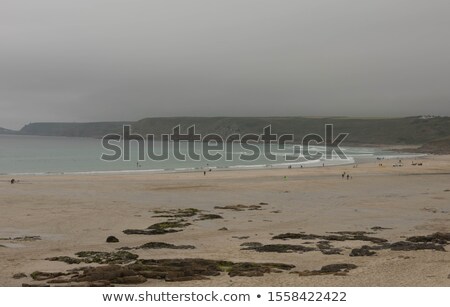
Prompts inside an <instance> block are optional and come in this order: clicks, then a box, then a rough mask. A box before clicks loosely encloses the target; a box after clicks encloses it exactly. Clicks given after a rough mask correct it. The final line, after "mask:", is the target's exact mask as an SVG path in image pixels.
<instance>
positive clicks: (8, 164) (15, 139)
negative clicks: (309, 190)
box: [0, 135, 423, 175]
mask: <svg viewBox="0 0 450 307" xmlns="http://www.w3.org/2000/svg"><path fill="white" fill-rule="evenodd" d="M110 144H113V145H115V146H116V147H115V148H116V150H117V149H118V148H121V149H123V148H124V144H123V142H120V141H110ZM150 145H151V146H149V144H148V143H145V144H138V143H137V142H135V141H133V142H130V150H129V159H125V158H124V156H125V155H124V154H123V152H122V155H121V156H120V158H119V159H115V160H114V161H105V159H102V158H105V156H112V154H113V153H115V152H114V151H112V150H111V148H110V149H107V148H104V146H103V144H102V140H101V139H94V138H78V137H48V136H24V135H20V136H19V135H0V174H2V175H7V174H8V175H16V174H17V175H19V174H22V175H25V174H26V175H31V174H32V175H46V174H67V173H70V174H87V173H92V174H95V173H99V174H101V173H122V172H125V173H133V172H194V171H199V172H203V171H210V170H211V171H214V170H235V169H241V170H242V169H265V168H302V167H324V166H326V167H328V166H335V165H346V164H357V163H362V162H367V161H374V162H376V161H380V160H383V159H389V158H398V159H399V160H401V159H403V160H407V159H412V160H413V159H417V158H419V157H421V156H423V155H420V154H406V153H400V152H393V151H387V150H383V149H381V148H376V147H373V148H372V147H343V148H341V149H342V152H343V153H344V154H345V157H342V156H340V155H338V154H337V153H336V152H332V151H331V150H330V149H328V151H329V152H330V155H329V157H328V158H327V157H326V156H325V153H326V148H324V147H323V146H311V147H310V148H309V152H310V155H306V157H305V156H303V157H302V156H301V155H299V154H298V153H299V152H302V149H301V148H300V146H299V145H295V144H290V145H286V146H285V148H278V146H277V145H271V146H270V147H267V146H264V145H263V144H251V146H252V147H251V148H249V147H247V148H246V147H243V146H242V145H241V144H237V143H233V144H222V145H223V148H214V150H211V148H210V149H209V151H206V148H205V146H204V144H202V143H199V142H198V143H197V142H195V143H194V144H193V145H192V144H191V145H189V144H188V143H185V142H181V143H179V147H180V150H179V151H180V153H181V154H183V153H184V154H186V155H187V152H188V148H189V146H193V147H191V152H193V153H197V154H198V156H199V157H198V158H197V157H192V156H191V157H189V156H187V157H186V159H180V157H177V156H176V155H175V154H174V150H173V148H174V147H173V146H174V143H172V142H168V143H163V142H154V143H152V144H150ZM216 145H217V144H216ZM149 148H150V149H149ZM164 148H168V150H166V151H164V150H163V149H164ZM150 151H151V152H153V153H155V154H156V155H160V154H161V153H163V152H167V153H168V157H167V158H166V159H161V161H156V160H155V159H150V158H149V156H148V154H147V153H148V152H150ZM142 152H144V156H143V157H142ZM206 152H207V153H209V154H210V155H211V156H214V157H215V158H214V159H211V157H209V159H207V157H208V156H206V155H205V154H204V153H206ZM139 153H141V157H140V156H139ZM269 153H270V154H271V155H269ZM320 153H321V154H322V156H323V157H319V156H317V154H320ZM142 158H143V159H142Z"/></svg>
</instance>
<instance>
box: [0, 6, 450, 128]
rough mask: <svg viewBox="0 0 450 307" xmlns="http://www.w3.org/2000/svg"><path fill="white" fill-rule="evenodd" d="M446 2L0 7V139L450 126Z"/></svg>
mask: <svg viewBox="0 0 450 307" xmlns="http://www.w3.org/2000/svg"><path fill="white" fill-rule="evenodd" d="M449 15H450V2H449V1H446V0H445V1H444V0H442V1H440V0H430V1H423V0H394V1H393V0H377V1H360V0H341V1H334V0H329V1H322V0H310V1H302V0H281V1H280V0H271V1H268V0H226V1H225V0H220V1H219V0H190V1H188V0H160V1H153V0H121V1H118V0H76V1H73V0H40V1H34V0H28V1H22V0H2V1H1V2H0V106H1V110H2V112H1V114H0V126H6V127H13V128H19V127H20V126H21V125H22V124H25V123H27V122H31V121H97V120H135V119H140V118H142V117H147V116H187V115H189V116H218V115H227V116H262V115H319V116H320V115H327V116H328V115H354V116H406V115H416V114H437V115H450V107H449V105H450V104H449V103H450V86H449V85H450V35H449V33H448V31H449V29H450V18H448V16H449Z"/></svg>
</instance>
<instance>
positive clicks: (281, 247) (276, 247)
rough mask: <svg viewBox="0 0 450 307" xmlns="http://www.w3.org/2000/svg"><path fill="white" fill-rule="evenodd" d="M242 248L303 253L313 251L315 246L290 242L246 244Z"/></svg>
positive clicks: (268, 251) (270, 251)
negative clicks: (258, 244) (246, 245)
mask: <svg viewBox="0 0 450 307" xmlns="http://www.w3.org/2000/svg"><path fill="white" fill-rule="evenodd" d="M242 250H254V251H257V252H260V253H294V252H297V253H303V252H310V251H315V250H316V249H315V248H312V247H307V246H303V245H291V244H269V245H261V246H248V247H245V248H243V249H242Z"/></svg>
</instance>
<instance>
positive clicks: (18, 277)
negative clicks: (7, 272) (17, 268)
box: [13, 273, 28, 279]
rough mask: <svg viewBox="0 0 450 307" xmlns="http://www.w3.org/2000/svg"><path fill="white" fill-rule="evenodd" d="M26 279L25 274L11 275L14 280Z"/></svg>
mask: <svg viewBox="0 0 450 307" xmlns="http://www.w3.org/2000/svg"><path fill="white" fill-rule="evenodd" d="M26 277H28V276H27V274H25V273H17V274H14V275H13V278H14V279H21V278H26Z"/></svg>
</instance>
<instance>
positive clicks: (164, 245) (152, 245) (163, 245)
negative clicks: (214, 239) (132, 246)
mask: <svg viewBox="0 0 450 307" xmlns="http://www.w3.org/2000/svg"><path fill="white" fill-rule="evenodd" d="M138 248H140V249H164V248H167V249H195V246H192V245H174V244H169V243H164V242H149V243H146V244H143V245H141V246H139V247H138Z"/></svg>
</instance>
